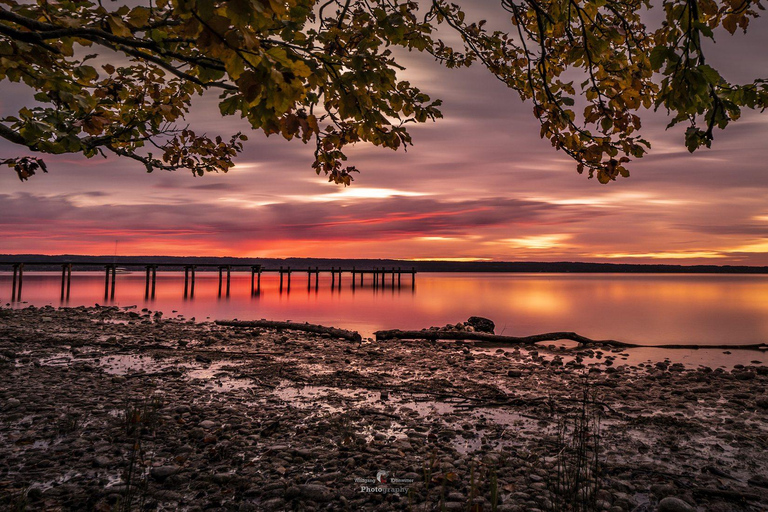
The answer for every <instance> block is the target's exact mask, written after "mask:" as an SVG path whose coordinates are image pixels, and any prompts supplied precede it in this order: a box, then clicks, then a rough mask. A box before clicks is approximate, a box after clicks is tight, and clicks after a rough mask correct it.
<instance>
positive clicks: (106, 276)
mask: <svg viewBox="0 0 768 512" xmlns="http://www.w3.org/2000/svg"><path fill="white" fill-rule="evenodd" d="M104 272H105V274H104V300H107V299H108V298H109V265H104Z"/></svg>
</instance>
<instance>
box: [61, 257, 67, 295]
mask: <svg viewBox="0 0 768 512" xmlns="http://www.w3.org/2000/svg"><path fill="white" fill-rule="evenodd" d="M66 282H67V264H66V263H62V265H61V300H64V284H65V283H66Z"/></svg>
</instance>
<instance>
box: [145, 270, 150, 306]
mask: <svg viewBox="0 0 768 512" xmlns="http://www.w3.org/2000/svg"><path fill="white" fill-rule="evenodd" d="M150 267H151V265H147V266H146V267H145V275H144V300H146V299H148V298H149V269H150Z"/></svg>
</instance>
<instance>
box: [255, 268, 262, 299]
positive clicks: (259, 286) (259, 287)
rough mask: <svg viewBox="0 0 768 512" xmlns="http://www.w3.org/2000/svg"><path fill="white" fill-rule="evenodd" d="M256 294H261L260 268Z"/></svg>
mask: <svg viewBox="0 0 768 512" xmlns="http://www.w3.org/2000/svg"><path fill="white" fill-rule="evenodd" d="M256 293H257V294H260V293H261V267H259V275H257V276H256Z"/></svg>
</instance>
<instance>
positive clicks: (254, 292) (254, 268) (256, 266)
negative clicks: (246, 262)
mask: <svg viewBox="0 0 768 512" xmlns="http://www.w3.org/2000/svg"><path fill="white" fill-rule="evenodd" d="M259 268H261V267H260V266H258V265H253V266H251V297H253V296H254V295H256V289H255V288H254V279H255V277H256V271H257V270H258V269H259Z"/></svg>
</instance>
